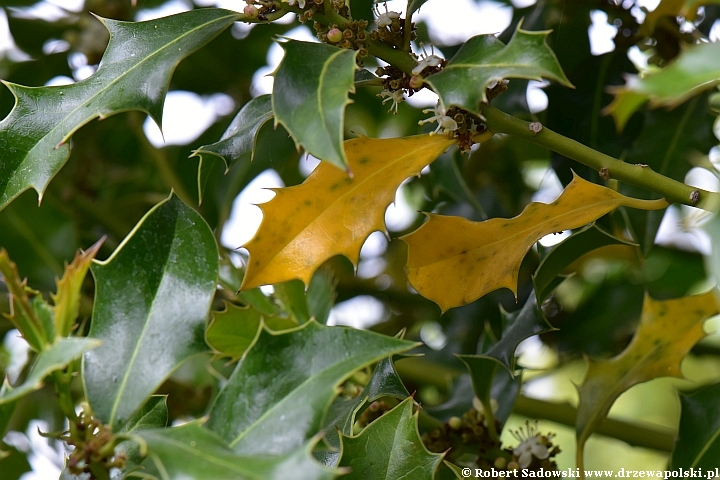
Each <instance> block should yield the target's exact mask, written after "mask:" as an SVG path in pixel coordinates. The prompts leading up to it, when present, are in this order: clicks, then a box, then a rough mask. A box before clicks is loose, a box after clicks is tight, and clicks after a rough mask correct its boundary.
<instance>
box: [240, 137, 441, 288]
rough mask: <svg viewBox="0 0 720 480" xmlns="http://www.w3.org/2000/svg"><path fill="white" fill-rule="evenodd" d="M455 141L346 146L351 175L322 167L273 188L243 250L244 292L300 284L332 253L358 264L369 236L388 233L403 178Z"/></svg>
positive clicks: (373, 142) (399, 140)
mask: <svg viewBox="0 0 720 480" xmlns="http://www.w3.org/2000/svg"><path fill="white" fill-rule="evenodd" d="M452 144H453V140H450V139H448V138H445V137H444V136H442V135H434V136H430V135H418V136H414V137H407V138H388V139H373V138H367V137H361V138H355V139H352V140H347V141H345V144H344V145H345V154H346V156H347V159H348V166H349V168H350V171H351V172H352V176H348V175H347V174H346V173H345V172H343V171H342V170H340V169H339V168H337V167H336V166H333V165H330V164H329V163H327V162H322V163H320V165H319V166H318V167H317V168H316V169H315V171H314V172H313V173H312V174H311V175H310V176H309V177H308V178H307V179H306V180H305V182H303V183H302V184H301V185H297V186H294V187H289V188H279V189H275V190H274V191H275V193H276V195H275V197H274V198H273V199H272V200H271V201H270V202H268V203H265V204H262V205H260V208H261V209H262V212H263V222H262V224H261V225H260V229H259V230H258V232H257V233H256V234H255V236H254V237H253V239H252V240H250V242H248V243H247V244H246V245H245V248H247V249H248V251H249V252H250V259H249V260H248V267H247V271H246V273H245V278H244V280H243V283H242V286H241V289H248V288H253V287H257V286H260V285H268V284H273V283H278V282H284V281H287V280H292V279H295V278H299V279H300V280H302V281H303V282H304V283H305V285H308V283H309V282H310V278H311V277H312V274H313V272H315V270H316V269H317V268H318V267H319V266H320V265H321V264H322V263H323V262H324V261H325V260H327V259H328V258H330V257H333V256H335V255H344V256H346V257H348V258H349V259H350V260H351V261H352V262H353V264H357V261H358V257H359V255H360V248H361V247H362V244H363V242H364V241H365V239H366V238H367V237H368V236H369V235H370V234H371V233H372V232H374V231H377V230H381V231H385V222H384V218H385V210H386V209H387V207H388V205H390V203H391V202H392V201H393V200H394V198H395V192H396V190H397V189H398V187H399V186H400V184H401V183H402V182H403V180H405V179H406V178H408V177H411V176H413V175H417V174H419V173H420V170H422V169H423V168H424V167H425V166H426V165H428V164H429V163H431V162H432V161H433V160H435V159H436V158H437V157H438V156H439V155H440V154H441V153H442V152H443V151H444V150H445V149H447V148H448V147H449V146H450V145H452Z"/></svg>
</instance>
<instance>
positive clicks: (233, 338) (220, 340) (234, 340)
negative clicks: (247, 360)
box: [205, 304, 298, 360]
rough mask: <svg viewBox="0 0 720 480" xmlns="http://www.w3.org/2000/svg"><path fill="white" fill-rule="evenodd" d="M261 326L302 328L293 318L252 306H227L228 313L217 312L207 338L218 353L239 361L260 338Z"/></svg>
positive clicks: (206, 333)
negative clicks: (267, 312)
mask: <svg viewBox="0 0 720 480" xmlns="http://www.w3.org/2000/svg"><path fill="white" fill-rule="evenodd" d="M261 324H265V325H267V326H268V328H270V329H271V330H286V329H289V328H293V327H297V326H298V323H297V322H296V321H294V320H293V319H291V318H289V317H281V316H279V315H273V314H270V315H267V314H263V313H262V312H260V311H259V310H257V309H256V308H255V307H253V306H252V305H249V306H246V307H238V306H237V305H233V304H226V305H225V309H224V310H222V311H219V312H213V319H212V321H211V322H210V325H209V326H208V329H207V332H205V339H206V340H207V343H208V345H210V346H211V347H212V348H213V349H215V350H216V351H217V352H218V353H221V354H222V355H225V356H228V357H231V358H232V359H233V360H237V359H239V358H240V357H242V356H243V354H244V353H245V352H246V351H247V349H248V348H250V346H251V345H252V344H253V342H254V341H255V340H256V339H257V337H258V335H259V334H260V326H261Z"/></svg>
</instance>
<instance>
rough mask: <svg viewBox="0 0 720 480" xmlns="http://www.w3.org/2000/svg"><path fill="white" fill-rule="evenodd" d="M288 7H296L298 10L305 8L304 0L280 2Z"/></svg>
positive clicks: (284, 0)
mask: <svg viewBox="0 0 720 480" xmlns="http://www.w3.org/2000/svg"><path fill="white" fill-rule="evenodd" d="M282 1H283V2H285V3H287V4H288V5H297V6H299V7H300V8H305V0H282Z"/></svg>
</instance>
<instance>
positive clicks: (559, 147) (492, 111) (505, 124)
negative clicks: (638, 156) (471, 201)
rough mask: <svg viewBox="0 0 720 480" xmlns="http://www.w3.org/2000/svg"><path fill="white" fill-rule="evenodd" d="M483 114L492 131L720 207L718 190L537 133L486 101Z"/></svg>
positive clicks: (677, 199) (678, 198) (668, 194)
mask: <svg viewBox="0 0 720 480" xmlns="http://www.w3.org/2000/svg"><path fill="white" fill-rule="evenodd" d="M482 115H483V116H484V117H485V119H486V121H487V124H488V127H489V128H490V131H492V132H493V133H505V134H509V135H513V136H515V137H519V138H521V139H523V140H526V141H528V142H531V143H535V144H537V145H540V146H542V147H545V148H547V149H549V150H552V151H554V152H557V153H559V154H561V155H564V156H566V157H568V158H571V159H573V160H576V161H578V162H580V163H582V164H583V165H587V166H588V167H590V168H593V169H595V170H597V171H598V172H600V171H603V174H604V175H605V176H606V177H607V176H609V177H612V178H615V179H618V180H620V181H623V182H627V183H630V184H632V185H635V186H638V187H642V188H646V189H648V190H651V191H653V192H656V193H658V194H660V195H662V196H663V197H665V199H666V200H667V201H669V202H672V203H680V204H683V205H690V206H695V207H699V208H702V209H705V210H711V211H712V210H714V209H715V208H716V207H718V206H720V194H718V193H715V192H709V191H707V190H703V189H700V188H695V187H691V186H689V185H685V184H684V183H681V182H678V181H677V180H673V179H672V178H668V177H666V176H664V175H661V174H659V173H657V172H655V171H653V170H652V169H651V168H650V167H648V166H645V165H631V164H629V163H625V162H623V161H620V160H618V159H616V158H613V157H611V156H609V155H605V154H604V153H600V152H598V151H596V150H593V149H592V148H590V147H586V146H585V145H583V144H581V143H579V142H576V141H575V140H571V139H569V138H567V137H564V136H562V135H560V134H559V133H555V132H553V131H552V130H550V129H548V128H544V127H543V128H542V130H540V131H539V132H537V133H535V132H533V131H532V130H530V123H528V122H525V121H523V120H520V119H519V118H515V117H513V116H511V115H508V114H506V113H504V112H502V111H500V110H498V109H497V108H495V107H493V106H490V105H487V104H484V105H483V106H482Z"/></svg>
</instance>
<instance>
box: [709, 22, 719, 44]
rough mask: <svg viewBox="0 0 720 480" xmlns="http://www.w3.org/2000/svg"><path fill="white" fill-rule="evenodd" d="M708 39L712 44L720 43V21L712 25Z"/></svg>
mask: <svg viewBox="0 0 720 480" xmlns="http://www.w3.org/2000/svg"><path fill="white" fill-rule="evenodd" d="M708 38H709V39H710V41H711V42H718V41H720V20H715V23H713V24H712V27H710V33H709V34H708Z"/></svg>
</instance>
